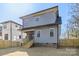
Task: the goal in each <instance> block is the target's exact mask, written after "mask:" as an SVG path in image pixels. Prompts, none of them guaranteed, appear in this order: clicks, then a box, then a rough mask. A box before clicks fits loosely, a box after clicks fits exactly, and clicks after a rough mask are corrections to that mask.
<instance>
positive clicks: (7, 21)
mask: <svg viewBox="0 0 79 59" xmlns="http://www.w3.org/2000/svg"><path fill="white" fill-rule="evenodd" d="M9 22H10V23H14V24H17V25H20V26H22V25H21V24H19V23H17V22H15V21H12V20H8V21H4V22H1V23H0V24H5V23H9Z"/></svg>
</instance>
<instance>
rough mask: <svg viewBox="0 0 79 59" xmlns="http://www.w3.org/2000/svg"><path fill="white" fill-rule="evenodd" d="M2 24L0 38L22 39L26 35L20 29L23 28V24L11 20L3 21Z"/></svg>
mask: <svg viewBox="0 0 79 59" xmlns="http://www.w3.org/2000/svg"><path fill="white" fill-rule="evenodd" d="M0 24H1V26H0V39H2V40H12V41H22V39H23V38H24V35H25V34H24V33H22V32H21V31H20V30H19V29H21V28H22V25H20V24H18V23H16V22H14V21H11V20H9V21H4V22H1V23H0Z"/></svg>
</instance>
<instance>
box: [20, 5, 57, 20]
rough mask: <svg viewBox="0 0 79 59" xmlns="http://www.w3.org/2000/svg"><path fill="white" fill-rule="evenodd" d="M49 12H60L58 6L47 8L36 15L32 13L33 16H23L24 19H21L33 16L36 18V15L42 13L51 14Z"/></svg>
mask: <svg viewBox="0 0 79 59" xmlns="http://www.w3.org/2000/svg"><path fill="white" fill-rule="evenodd" d="M49 11H58V6H54V7H51V8H47V9H45V10H41V11H38V12H34V13H31V14H28V15H25V16H22V17H20V19H23V18H24V17H28V16H33V15H34V16H35V15H36V14H40V13H46V12H49Z"/></svg>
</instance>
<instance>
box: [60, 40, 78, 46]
mask: <svg viewBox="0 0 79 59" xmlns="http://www.w3.org/2000/svg"><path fill="white" fill-rule="evenodd" d="M59 47H79V39H62V40H60V41H59Z"/></svg>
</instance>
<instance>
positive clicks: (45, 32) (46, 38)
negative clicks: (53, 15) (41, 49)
mask: <svg viewBox="0 0 79 59" xmlns="http://www.w3.org/2000/svg"><path fill="white" fill-rule="evenodd" d="M51 28H52V29H53V30H54V31H53V32H54V36H53V37H50V29H51ZM37 31H40V37H39V38H38V37H37ZM34 36H35V39H34V43H57V27H47V28H39V29H35V35H34Z"/></svg>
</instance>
